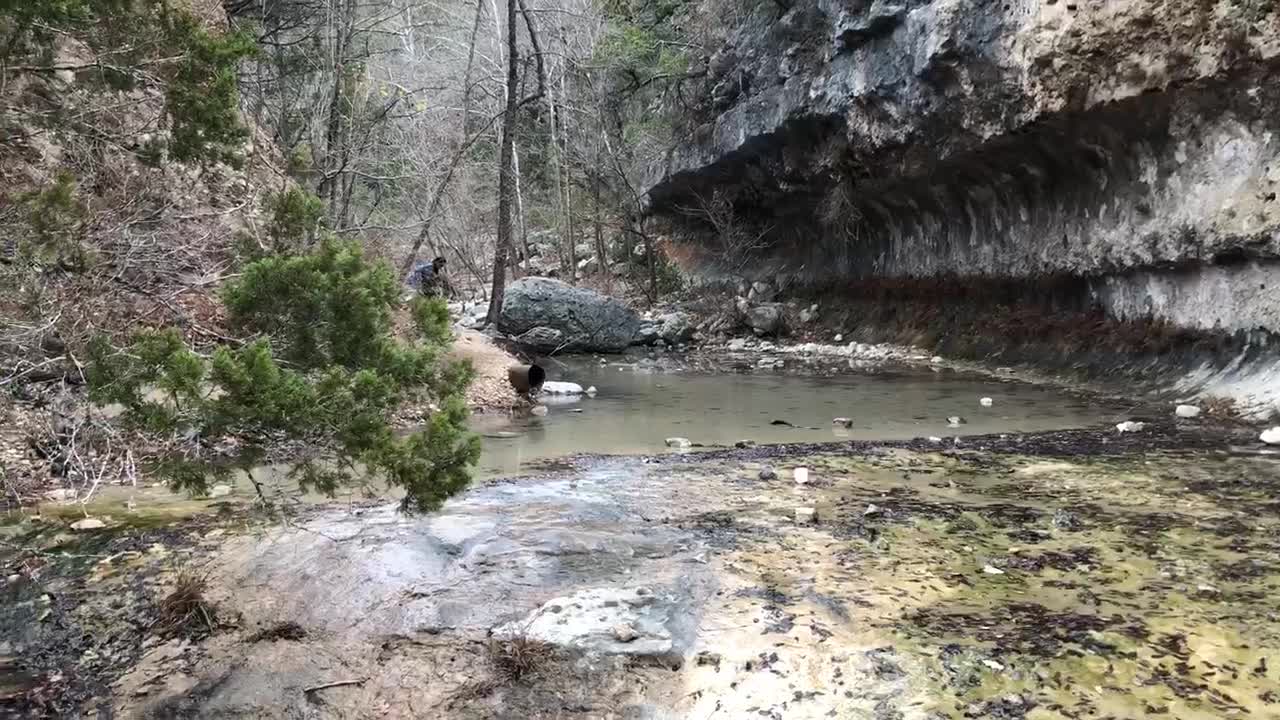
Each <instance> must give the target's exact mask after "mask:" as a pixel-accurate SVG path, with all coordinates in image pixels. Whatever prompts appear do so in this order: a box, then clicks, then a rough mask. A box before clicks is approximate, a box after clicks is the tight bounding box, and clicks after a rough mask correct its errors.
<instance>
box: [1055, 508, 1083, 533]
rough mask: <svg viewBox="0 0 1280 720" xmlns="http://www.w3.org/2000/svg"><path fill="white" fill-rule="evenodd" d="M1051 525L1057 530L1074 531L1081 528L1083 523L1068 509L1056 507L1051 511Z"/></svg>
mask: <svg viewBox="0 0 1280 720" xmlns="http://www.w3.org/2000/svg"><path fill="white" fill-rule="evenodd" d="M1053 526H1054V527H1055V528H1057V529H1059V530H1069V531H1074V530H1080V529H1082V528H1083V527H1084V523H1082V522H1080V518H1079V517H1078V516H1076V514H1075V513H1073V512H1071V511H1070V510H1066V509H1063V508H1058V509H1057V510H1054V511H1053Z"/></svg>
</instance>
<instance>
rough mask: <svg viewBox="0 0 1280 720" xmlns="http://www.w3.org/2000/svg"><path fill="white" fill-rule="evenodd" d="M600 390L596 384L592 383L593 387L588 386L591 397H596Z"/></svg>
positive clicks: (588, 393)
mask: <svg viewBox="0 0 1280 720" xmlns="http://www.w3.org/2000/svg"><path fill="white" fill-rule="evenodd" d="M598 392H600V391H599V390H596V386H595V385H592V386H591V387H589V388H587V395H589V396H591V397H595V396H596V393H598Z"/></svg>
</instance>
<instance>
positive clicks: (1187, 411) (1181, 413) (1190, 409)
mask: <svg viewBox="0 0 1280 720" xmlns="http://www.w3.org/2000/svg"><path fill="white" fill-rule="evenodd" d="M1173 414H1174V415H1177V416H1178V417H1180V418H1193V417H1196V416H1198V415H1199V414H1200V408H1198V407H1196V406H1195V405H1179V406H1178V407H1176V408H1174V409H1173Z"/></svg>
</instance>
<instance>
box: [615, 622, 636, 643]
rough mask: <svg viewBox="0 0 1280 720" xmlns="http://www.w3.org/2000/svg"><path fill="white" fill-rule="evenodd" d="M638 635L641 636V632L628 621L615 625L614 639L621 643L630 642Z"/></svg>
mask: <svg viewBox="0 0 1280 720" xmlns="http://www.w3.org/2000/svg"><path fill="white" fill-rule="evenodd" d="M638 637H640V633H638V632H636V629H635V628H633V627H631V626H630V625H628V624H626V623H619V624H617V625H614V626H613V639H614V640H617V641H618V642H620V643H629V642H631V641H633V640H635V639H636V638H638Z"/></svg>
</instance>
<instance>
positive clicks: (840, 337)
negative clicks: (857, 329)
mask: <svg viewBox="0 0 1280 720" xmlns="http://www.w3.org/2000/svg"><path fill="white" fill-rule="evenodd" d="M831 341H832V342H844V335H841V334H839V333H837V334H836V336H835V337H834V338H832V339H831Z"/></svg>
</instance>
